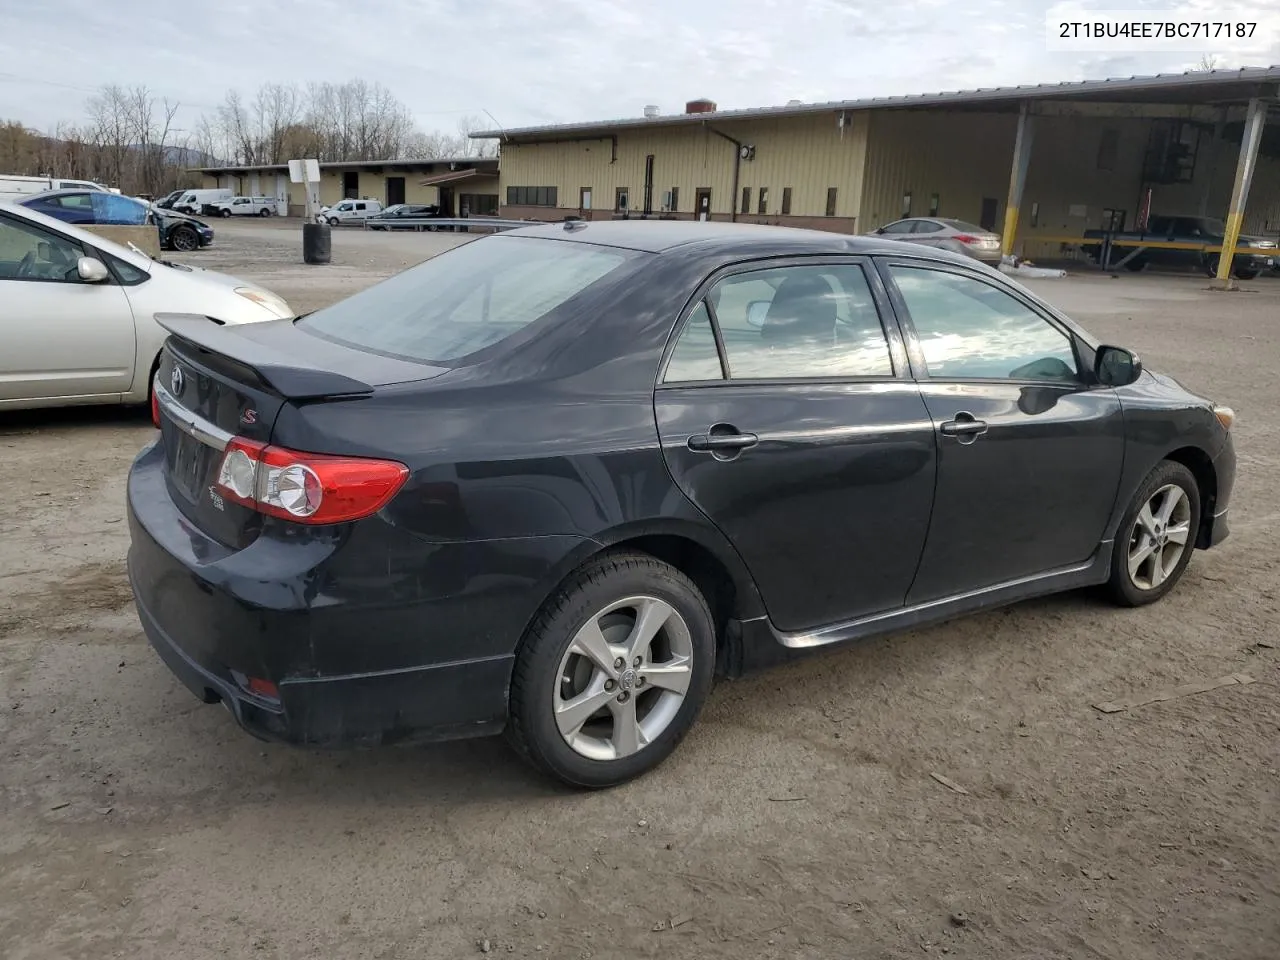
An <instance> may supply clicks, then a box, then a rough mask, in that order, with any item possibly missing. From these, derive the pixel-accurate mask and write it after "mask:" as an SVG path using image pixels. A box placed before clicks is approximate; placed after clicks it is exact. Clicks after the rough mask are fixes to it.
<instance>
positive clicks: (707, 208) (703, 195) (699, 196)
mask: <svg viewBox="0 0 1280 960" xmlns="http://www.w3.org/2000/svg"><path fill="white" fill-rule="evenodd" d="M693 211H694V214H695V215H696V216H697V218H698V219H699V220H710V219H711V188H710V187H699V188H698V189H697V190H695V191H694V194H693Z"/></svg>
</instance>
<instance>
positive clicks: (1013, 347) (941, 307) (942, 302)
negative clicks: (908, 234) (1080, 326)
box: [890, 264, 1078, 382]
mask: <svg viewBox="0 0 1280 960" xmlns="http://www.w3.org/2000/svg"><path fill="white" fill-rule="evenodd" d="M890 270H891V272H892V274H893V279H894V282H895V283H896V284H897V286H898V290H899V292H900V293H901V294H902V299H903V300H904V301H905V302H906V305H907V311H908V313H909V314H910V315H911V323H912V325H913V326H914V327H915V330H916V336H917V337H918V338H919V340H920V347H921V349H922V350H923V352H924V359H925V364H926V365H927V366H928V369H929V376H930V377H932V378H934V379H952V378H955V379H982V380H1053V381H1064V382H1069V381H1075V380H1076V379H1077V376H1078V375H1077V366H1076V357H1075V351H1074V350H1073V349H1072V345H1071V340H1070V338H1069V337H1068V336H1067V335H1066V334H1065V333H1063V332H1062V331H1061V330H1059V329H1058V328H1057V327H1055V326H1053V325H1052V324H1051V323H1049V322H1048V321H1047V320H1046V319H1044V317H1042V316H1040V315H1039V314H1038V313H1036V312H1035V311H1033V310H1032V309H1030V308H1029V307H1027V306H1026V305H1025V304H1023V303H1022V301H1020V300H1018V299H1017V298H1016V297H1013V296H1012V295H1010V294H1008V293H1006V292H1004V291H1003V290H1000V289H998V288H997V287H995V286H992V285H991V284H989V283H986V282H984V281H982V280H978V279H976V278H973V277H966V276H961V275H960V274H956V273H949V272H946V271H942V270H933V269H928V268H924V267H906V266H900V265H896V264H895V265H894V266H892V267H891V268H890Z"/></svg>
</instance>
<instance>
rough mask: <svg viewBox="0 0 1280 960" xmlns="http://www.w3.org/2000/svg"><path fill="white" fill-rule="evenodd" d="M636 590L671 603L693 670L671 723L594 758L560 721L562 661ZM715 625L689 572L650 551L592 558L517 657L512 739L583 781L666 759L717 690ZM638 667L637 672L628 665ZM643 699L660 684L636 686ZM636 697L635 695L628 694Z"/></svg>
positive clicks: (547, 767)
mask: <svg viewBox="0 0 1280 960" xmlns="http://www.w3.org/2000/svg"><path fill="white" fill-rule="evenodd" d="M637 595H644V596H651V597H654V598H656V599H659V600H662V601H664V602H665V603H667V604H669V605H670V606H671V607H672V608H673V609H674V611H675V612H676V613H677V614H678V615H679V616H680V617H681V618H682V619H683V621H684V626H685V627H687V628H688V638H689V641H690V649H691V651H692V655H691V660H692V663H691V676H690V680H689V687H688V690H687V691H686V693H685V698H684V701H683V702H682V703H680V705H679V709H678V710H677V711H676V713H675V715H674V716H673V717H672V718H671V720H670V722H669V723H668V724H667V726H666V727H665V728H663V730H662V731H661V733H659V734H658V735H657V736H655V737H654V739H653V740H652V741H651V742H650V743H648V744H647V745H645V746H642V747H641V748H640V749H639V750H638V751H637V752H635V753H633V754H631V755H629V756H625V757H622V758H620V759H616V760H596V759H589V758H588V757H586V756H583V755H582V754H580V753H579V752H577V751H576V750H575V749H574V748H573V747H571V746H570V745H569V743H568V742H567V741H566V740H565V738H564V736H562V735H561V733H560V729H559V728H558V726H557V725H556V720H555V713H554V703H555V691H556V689H557V684H559V683H565V682H568V681H567V680H565V679H564V678H562V677H558V676H557V673H558V672H559V671H560V666H561V663H562V661H563V660H564V658H565V655H566V652H567V651H568V649H569V646H570V644H571V642H572V641H573V639H574V636H575V635H576V634H577V632H578V630H579V629H580V628H581V627H582V626H583V625H584V624H585V623H587V621H588V620H589V619H590V618H592V617H594V616H595V615H596V614H597V613H598V612H600V611H603V610H605V609H607V608H608V607H609V606H610V604H613V603H617V602H618V601H620V600H623V599H625V598H628V597H633V596H637ZM715 655H716V639H715V626H714V624H713V621H712V618H711V611H710V610H709V609H708V608H707V603H706V600H705V599H704V598H703V596H702V594H701V593H700V592H699V591H698V588H697V587H696V586H694V584H693V582H692V581H691V580H690V579H689V578H688V577H686V576H685V575H684V574H683V573H681V572H680V571H679V570H677V569H676V568H675V567H672V566H670V565H669V564H666V563H663V562H662V561H661V560H658V559H656V558H654V557H652V556H650V555H648V554H645V553H634V552H616V553H606V554H603V555H601V556H599V557H595V558H593V559H592V560H591V561H589V562H588V563H587V564H586V565H585V566H583V567H582V568H581V569H579V570H578V571H577V572H576V573H574V574H573V576H572V577H570V579H569V580H568V582H567V583H566V584H565V585H564V586H563V587H562V588H561V589H559V590H558V591H557V592H556V593H555V594H553V595H552V596H551V597H550V598H549V599H548V600H547V602H546V603H545V604H544V605H543V607H542V610H541V611H540V612H539V614H538V616H537V618H536V619H535V620H534V622H533V625H532V626H531V627H530V628H529V632H528V634H527V635H526V636H525V638H524V642H523V643H522V644H521V647H520V650H519V652H518V653H517V655H516V663H515V668H514V670H513V672H512V679H511V693H510V711H509V712H510V719H509V721H508V723H507V731H506V733H507V739H508V741H509V742H510V743H511V745H512V746H513V747H514V748H515V749H516V752H518V753H519V754H520V755H521V756H523V757H524V758H525V759H526V760H527V761H529V762H530V763H532V764H533V765H534V766H535V767H537V768H538V769H539V770H541V771H543V772H544V773H546V774H549V775H550V776H552V777H555V778H557V779H559V780H561V781H563V782H564V783H567V784H570V785H572V786H576V787H586V788H591V789H599V788H602V787H612V786H616V785H618V784H620V783H625V782H626V781H628V780H631V779H634V778H635V777H638V776H640V775H641V774H643V773H646V772H648V771H649V770H651V769H653V768H654V767H656V766H657V765H658V764H660V763H661V762H662V761H663V760H665V759H666V758H667V757H668V756H669V755H670V754H671V752H672V751H673V750H675V748H676V746H677V745H678V744H679V743H680V741H681V740H682V739H683V738H684V736H685V734H686V733H688V731H689V728H690V727H692V726H693V722H694V720H695V719H696V718H697V716H698V712H699V711H700V710H701V709H702V704H703V703H704V702H705V700H706V698H707V693H708V692H709V691H710V689H711V683H712V678H713V674H714V669H715ZM627 672H629V673H630V672H631V671H627ZM636 689H637V692H636V694H635V696H636V698H637V699H636V706H637V707H639V706H640V705H641V704H642V703H643V702H644V701H642V700H641V697H643V696H646V695H649V696H653V695H660V694H661V691H660V690H658V689H657V688H650V689H649V690H648V691H644V690H641V689H639V688H636ZM629 696H630V695H629Z"/></svg>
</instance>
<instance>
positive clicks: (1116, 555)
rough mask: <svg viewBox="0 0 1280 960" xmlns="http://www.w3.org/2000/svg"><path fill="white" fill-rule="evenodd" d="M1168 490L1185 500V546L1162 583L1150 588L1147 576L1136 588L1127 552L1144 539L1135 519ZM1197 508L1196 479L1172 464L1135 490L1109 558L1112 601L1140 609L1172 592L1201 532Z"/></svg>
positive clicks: (1163, 466) (1165, 464)
mask: <svg viewBox="0 0 1280 960" xmlns="http://www.w3.org/2000/svg"><path fill="white" fill-rule="evenodd" d="M1167 486H1176V487H1180V488H1181V490H1182V492H1183V494H1185V496H1186V498H1187V504H1188V507H1189V509H1188V510H1187V511H1186V517H1185V523H1186V527H1187V540H1186V544H1185V546H1184V547H1183V550H1182V554H1181V555H1180V556H1179V557H1178V560H1177V563H1176V564H1175V565H1174V566H1173V568H1172V569H1171V570H1169V571H1168V572H1167V573H1165V574H1164V577H1163V580H1162V581H1161V582H1160V583H1159V585H1157V586H1151V585H1150V584H1151V582H1152V578H1151V577H1150V576H1148V577H1146V578H1145V579H1146V580H1147V583H1146V584H1139V583H1137V582H1135V577H1134V576H1133V575H1132V574H1131V573H1130V572H1129V554H1130V550H1131V548H1133V547H1135V546H1138V545H1139V544H1140V541H1141V539H1142V538H1143V537H1144V536H1147V535H1146V534H1145V533H1144V532H1143V531H1142V530H1140V529H1139V525H1138V517H1139V515H1140V514H1141V513H1142V508H1143V507H1144V506H1146V504H1147V502H1148V501H1149V500H1151V498H1152V497H1153V496H1155V495H1156V493H1157V492H1158V491H1160V490H1161V489H1163V488H1164V487H1167ZM1200 507H1201V504H1200V488H1199V486H1198V485H1197V483H1196V478H1195V476H1194V475H1193V474H1192V472H1191V471H1190V470H1188V469H1187V468H1186V467H1185V466H1183V465H1182V464H1180V463H1175V462H1174V461H1172V460H1165V461H1162V462H1161V463H1160V464H1159V465H1158V466H1157V467H1156V468H1155V469H1154V470H1152V471H1151V474H1150V475H1149V476H1148V477H1147V479H1146V480H1145V481H1143V484H1142V486H1140V487H1139V488H1138V492H1137V493H1136V494H1134V497H1133V500H1132V501H1130V503H1129V507H1128V509H1127V510H1125V514H1124V518H1123V519H1122V520H1121V521H1120V527H1119V529H1118V530H1117V531H1116V541H1115V550H1114V552H1113V554H1112V557H1111V577H1110V579H1109V580H1108V581H1107V588H1108V590H1109V592H1110V594H1111V599H1112V600H1114V601H1115V602H1116V603H1117V604H1119V605H1121V606H1125V607H1141V606H1144V605H1146V604H1148V603H1155V601H1157V600H1159V599H1160V598H1161V597H1163V596H1164V595H1165V594H1166V593H1168V592H1169V591H1170V590H1172V589H1173V588H1174V586H1175V585H1176V584H1177V583H1178V581H1179V580H1180V579H1182V574H1183V573H1184V572H1185V571H1186V569H1187V564H1188V563H1189V562H1190V561H1191V554H1192V553H1194V552H1195V542H1196V535H1197V533H1198V531H1199V530H1200ZM1173 525H1174V524H1173V523H1172V522H1171V523H1170V524H1169V526H1170V527H1172V526H1173ZM1179 525H1180V524H1179ZM1165 549H1167V547H1162V548H1161V551H1162V553H1163V550H1165ZM1142 569H1144V567H1139V572H1141V571H1142Z"/></svg>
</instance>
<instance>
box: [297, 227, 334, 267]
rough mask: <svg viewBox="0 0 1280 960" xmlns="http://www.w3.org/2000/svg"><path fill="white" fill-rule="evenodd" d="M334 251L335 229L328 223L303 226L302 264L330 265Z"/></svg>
mask: <svg viewBox="0 0 1280 960" xmlns="http://www.w3.org/2000/svg"><path fill="white" fill-rule="evenodd" d="M332 250H333V228H332V227H331V226H329V225H328V224H327V223H304V224H303V225H302V262H303V263H328V262H329V256H330V254H331V252H332Z"/></svg>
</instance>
